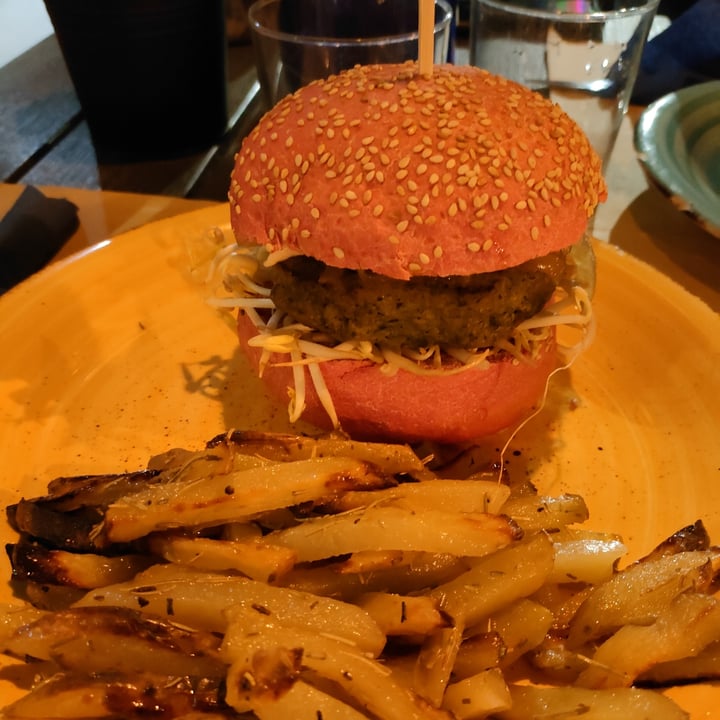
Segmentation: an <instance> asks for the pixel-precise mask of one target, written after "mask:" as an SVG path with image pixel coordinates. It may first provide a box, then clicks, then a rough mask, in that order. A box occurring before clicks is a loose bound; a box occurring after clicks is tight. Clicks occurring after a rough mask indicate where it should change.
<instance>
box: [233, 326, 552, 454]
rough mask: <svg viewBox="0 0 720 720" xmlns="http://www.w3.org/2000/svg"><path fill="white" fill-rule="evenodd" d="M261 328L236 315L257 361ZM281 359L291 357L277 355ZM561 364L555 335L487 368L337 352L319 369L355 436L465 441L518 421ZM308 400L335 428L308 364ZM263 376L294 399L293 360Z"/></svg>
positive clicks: (319, 419) (284, 397) (281, 395)
mask: <svg viewBox="0 0 720 720" xmlns="http://www.w3.org/2000/svg"><path fill="white" fill-rule="evenodd" d="M256 334H257V330H256V328H255V326H254V325H253V323H252V322H250V320H249V319H248V317H247V316H246V315H245V314H244V313H242V312H241V313H240V314H239V316H238V336H239V339H240V347H241V348H242V350H243V352H244V353H245V355H246V356H247V357H248V359H249V360H250V362H251V364H252V365H253V367H254V368H255V369H258V368H259V362H260V356H261V354H262V351H261V350H259V349H258V348H253V347H250V346H249V345H248V340H249V339H250V338H251V337H253V336H254V335H256ZM276 359H277V360H278V361H284V360H286V358H285V357H282V358H281V357H279V356H278V357H277V358H276ZM556 365H557V359H556V345H555V342H554V340H550V341H548V342H547V343H546V345H544V346H543V347H542V348H541V350H540V352H539V353H538V354H537V357H535V358H534V359H532V360H527V361H516V360H513V359H512V358H511V357H510V356H504V357H503V359H501V360H498V361H496V362H491V363H490V365H489V367H487V368H486V369H471V370H464V371H462V372H458V373H448V374H443V375H417V374H415V373H410V372H407V371H405V370H398V371H397V373H395V374H393V375H388V374H386V373H384V372H382V370H381V366H379V365H377V364H375V363H372V362H367V361H362V360H331V361H329V362H325V363H322V365H321V371H322V374H323V378H324V380H325V384H326V385H327V388H328V391H329V393H330V395H331V397H332V400H333V404H334V406H335V411H336V412H337V414H338V417H339V419H340V426H341V428H342V429H343V431H345V432H346V433H348V434H349V435H350V436H351V437H354V438H357V439H364V440H393V441H402V442H413V441H417V440H429V441H435V442H439V443H463V442H469V441H473V440H477V439H478V438H481V437H485V436H487V435H491V434H493V433H495V432H498V431H499V430H502V429H504V428H507V427H513V426H514V425H516V424H518V423H519V422H520V421H521V420H522V419H523V418H524V417H526V416H527V415H528V414H530V412H532V410H533V409H534V408H535V407H536V406H537V405H538V404H539V403H540V401H541V399H542V397H543V394H544V391H545V385H546V382H547V379H548V376H549V375H550V373H551V372H552V371H553V370H554V369H555V367H556ZM305 380H306V382H305V388H306V393H307V397H306V407H305V411H304V413H303V419H304V420H307V421H308V422H310V423H312V424H313V425H316V426H317V427H319V428H325V429H330V428H331V423H330V418H329V417H328V414H327V412H326V411H325V409H324V408H323V407H322V405H321V404H320V400H319V399H318V395H317V393H316V392H315V389H314V387H313V384H312V381H311V380H310V377H309V375H308V373H307V370H305ZM263 381H264V382H265V384H266V385H267V387H268V389H269V390H270V392H271V393H272V394H273V395H274V396H275V397H276V398H277V399H278V400H279V401H280V402H281V403H287V402H288V401H289V396H288V389H289V388H291V387H292V386H293V376H292V368H290V367H287V366H286V365H283V366H273V365H272V360H271V362H270V364H268V366H266V367H265V369H264V372H263Z"/></svg>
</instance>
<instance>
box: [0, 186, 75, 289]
mask: <svg viewBox="0 0 720 720" xmlns="http://www.w3.org/2000/svg"><path fill="white" fill-rule="evenodd" d="M77 227H78V215H77V207H76V206H75V205H74V204H73V203H71V202H70V201H69V200H64V199H56V198H48V197H46V196H45V195H43V193H41V192H40V191H39V190H38V189H37V188H35V187H32V186H28V187H26V188H25V189H24V190H23V192H22V193H21V195H20V197H19V198H18V199H17V200H16V201H15V204H14V205H13V206H12V207H11V208H10V210H9V211H8V212H7V214H6V215H5V217H4V218H3V219H2V220H0V293H2V292H5V291H6V290H9V289H10V288H11V287H13V286H14V285H17V284H18V283H19V282H21V281H22V280H24V279H25V278H27V277H29V276H30V275H32V274H33V273H35V272H37V271H38V270H40V269H41V268H42V267H44V266H45V265H46V264H47V263H48V262H49V261H50V260H51V259H52V257H53V256H54V255H55V253H57V251H58V250H59V249H60V248H61V247H62V246H63V245H64V244H65V242H66V241H67V240H68V238H70V236H71V235H72V234H73V233H74V232H75V230H76V229H77Z"/></svg>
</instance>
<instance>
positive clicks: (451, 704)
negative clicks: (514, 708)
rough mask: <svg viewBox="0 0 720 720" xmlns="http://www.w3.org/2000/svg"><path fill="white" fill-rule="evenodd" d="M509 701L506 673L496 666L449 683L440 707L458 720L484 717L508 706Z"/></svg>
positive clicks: (472, 719) (509, 704)
mask: <svg viewBox="0 0 720 720" xmlns="http://www.w3.org/2000/svg"><path fill="white" fill-rule="evenodd" d="M511 705H512V700H511V698H510V691H509V690H508V686H507V683H506V682H505V676H504V675H503V674H502V671H501V670H500V669H498V668H491V669H490V670H485V671H483V672H481V673H478V674H477V675H473V676H472V677H469V678H466V679H464V680H461V681H460V682H456V683H452V684H450V685H448V687H447V690H446V691H445V697H444V698H443V708H445V710H448V711H450V712H451V713H452V715H453V717H454V718H457V719H458V720H474V719H475V718H486V717H487V716H488V715H494V714H496V713H498V712H502V711H503V710H507V709H509V708H510V707H511Z"/></svg>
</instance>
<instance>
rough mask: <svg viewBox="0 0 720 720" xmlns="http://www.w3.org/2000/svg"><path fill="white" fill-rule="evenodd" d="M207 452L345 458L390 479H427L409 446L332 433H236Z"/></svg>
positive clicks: (276, 459)
mask: <svg viewBox="0 0 720 720" xmlns="http://www.w3.org/2000/svg"><path fill="white" fill-rule="evenodd" d="M207 448H208V450H210V451H213V452H216V451H218V450H219V449H223V448H224V449H225V451H226V452H229V453H230V454H232V453H236V452H237V453H243V454H249V455H255V456H260V457H263V458H266V459H268V460H272V461H274V462H285V463H286V462H295V461H297V460H311V459H313V458H321V457H346V458H354V459H355V460H361V461H363V462H368V463H371V464H372V465H374V466H376V467H377V468H378V470H380V471H381V472H384V473H387V474H388V475H399V474H407V475H411V476H413V477H424V476H426V475H428V472H427V469H426V468H425V465H424V463H423V462H422V460H420V458H418V456H417V454H416V453H415V452H414V451H413V449H412V448H411V447H410V446H409V445H402V444H398V443H381V442H360V441H358V440H351V439H349V438H347V437H344V436H341V435H337V434H333V433H330V434H327V435H319V436H317V437H310V436H308V435H291V434H283V433H266V432H257V431H246V430H245V431H243V430H233V431H232V432H230V433H224V434H222V435H218V436H217V437H215V438H213V439H212V440H210V441H209V442H208V443H207Z"/></svg>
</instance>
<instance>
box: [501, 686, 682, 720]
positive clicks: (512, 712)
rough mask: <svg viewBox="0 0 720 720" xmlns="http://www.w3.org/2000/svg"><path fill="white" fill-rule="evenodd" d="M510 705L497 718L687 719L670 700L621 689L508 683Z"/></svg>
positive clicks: (646, 691)
mask: <svg viewBox="0 0 720 720" xmlns="http://www.w3.org/2000/svg"><path fill="white" fill-rule="evenodd" d="M510 698H511V700H512V705H511V707H510V708H509V709H508V710H502V711H500V712H498V713H496V715H495V717H496V718H497V719H498V720H528V718H574V717H581V718H582V720H629V719H630V718H632V719H633V720H688V715H687V713H685V712H684V711H683V710H681V709H680V708H679V707H678V706H677V705H676V704H675V703H674V702H673V701H672V700H670V699H668V698H666V697H664V696H663V695H660V694H659V693H656V692H652V691H651V690H636V689H634V688H621V689H617V690H589V689H587V688H576V687H550V688H543V687H529V686H519V685H511V686H510Z"/></svg>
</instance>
